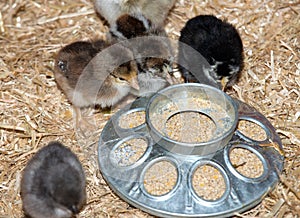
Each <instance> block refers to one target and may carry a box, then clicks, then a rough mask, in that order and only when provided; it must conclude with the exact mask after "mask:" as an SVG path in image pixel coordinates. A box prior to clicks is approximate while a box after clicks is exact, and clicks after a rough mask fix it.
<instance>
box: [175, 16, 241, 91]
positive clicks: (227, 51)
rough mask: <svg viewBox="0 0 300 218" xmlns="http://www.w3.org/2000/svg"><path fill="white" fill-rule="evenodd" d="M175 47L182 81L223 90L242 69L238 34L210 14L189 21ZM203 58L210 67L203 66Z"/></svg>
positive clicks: (233, 80)
mask: <svg viewBox="0 0 300 218" xmlns="http://www.w3.org/2000/svg"><path fill="white" fill-rule="evenodd" d="M178 48H179V51H178V63H179V65H180V66H181V67H180V69H181V72H182V74H183V77H184V79H185V82H200V83H206V84H208V85H212V86H215V87H218V88H220V89H223V90H224V89H225V88H226V87H229V86H232V85H233V84H234V82H235V81H236V80H237V78H238V76H239V73H240V71H241V69H242V67H243V44H242V40H241V38H240V35H239V33H238V32H237V30H236V29H235V27H234V26H232V25H231V24H229V23H227V22H225V21H222V20H220V19H218V18H216V17H215V16H213V15H200V16H197V17H194V18H192V19H190V20H189V21H188V22H187V23H186V25H185V26H184V28H183V29H182V30H181V35H180V38H179V46H178ZM194 49H195V50H194ZM196 53H199V54H196ZM203 57H204V58H205V60H206V61H207V62H208V64H209V65H205V63H204V62H205V61H203V59H202V58H203ZM203 67H204V69H202V68H203Z"/></svg>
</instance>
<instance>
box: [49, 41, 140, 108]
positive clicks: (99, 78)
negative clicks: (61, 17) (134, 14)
mask: <svg viewBox="0 0 300 218" xmlns="http://www.w3.org/2000/svg"><path fill="white" fill-rule="evenodd" d="M137 71H138V68H137V65H136V63H135V61H134V57H133V54H132V52H131V51H130V50H129V49H128V48H126V47H124V46H122V45H121V44H115V45H108V44H106V43H105V42H104V41H101V40H99V41H96V42H85V41H79V42H74V43H72V44H69V45H67V46H65V47H64V48H62V49H61V50H60V51H59V52H58V55H57V57H56V62H55V74H54V75H55V79H56V81H57V83H58V85H59V86H60V88H61V89H62V90H63V91H64V93H65V94H66V96H67V97H68V99H69V100H70V101H71V103H72V104H73V105H74V106H76V107H78V108H83V107H88V106H94V105H99V106H101V107H102V108H105V107H109V106H112V105H114V104H116V103H117V102H118V101H119V100H121V99H122V98H123V97H125V96H126V95H128V94H129V92H130V90H131V88H134V89H139V87H138V82H137Z"/></svg>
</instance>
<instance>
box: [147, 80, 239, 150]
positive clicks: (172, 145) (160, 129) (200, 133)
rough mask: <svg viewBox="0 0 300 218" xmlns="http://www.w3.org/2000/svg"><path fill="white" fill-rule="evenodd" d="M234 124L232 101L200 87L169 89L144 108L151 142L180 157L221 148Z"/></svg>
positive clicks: (202, 85)
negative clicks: (152, 140)
mask: <svg viewBox="0 0 300 218" xmlns="http://www.w3.org/2000/svg"><path fill="white" fill-rule="evenodd" d="M198 118H199V119H198ZM237 121H238V111H237V106H236V103H235V102H234V101H233V99H231V98H230V97H229V96H228V95H226V94H225V93H224V92H222V91H221V90H219V89H216V88H214V87H211V86H207V85H204V84H195V83H187V84H179V85H173V86H169V87H168V88H166V89H163V90H161V91H159V92H158V93H156V94H155V95H154V96H153V97H152V98H151V99H150V101H149V102H148V105H147V107H146V122H147V125H148V127H149V130H150V134H151V137H152V138H153V139H154V141H155V142H156V143H158V144H160V145H161V146H163V147H164V148H165V149H167V150H169V151H171V152H172V153H180V154H184V155H187V154H188V155H207V154H211V153H213V152H215V151H217V150H219V149H221V148H223V147H224V146H225V145H226V144H227V143H228V142H229V140H230V139H231V137H232V135H233V133H234V131H235V129H236V125H237Z"/></svg>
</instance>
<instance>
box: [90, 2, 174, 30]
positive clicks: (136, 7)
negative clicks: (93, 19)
mask: <svg viewBox="0 0 300 218" xmlns="http://www.w3.org/2000/svg"><path fill="white" fill-rule="evenodd" d="M175 1H176V0H152V1H149V0H95V8H96V11H97V12H98V13H99V14H100V15H101V16H102V17H103V18H104V19H106V20H107V22H108V23H109V25H110V26H112V25H114V24H115V22H116V20H117V19H118V18H119V17H120V16H121V15H123V14H138V13H140V14H143V15H144V16H145V17H146V18H147V19H149V20H151V22H152V23H153V25H155V26H158V27H159V26H163V24H164V21H165V19H166V17H167V15H168V13H169V11H170V9H171V8H172V7H173V5H174V4H175Z"/></svg>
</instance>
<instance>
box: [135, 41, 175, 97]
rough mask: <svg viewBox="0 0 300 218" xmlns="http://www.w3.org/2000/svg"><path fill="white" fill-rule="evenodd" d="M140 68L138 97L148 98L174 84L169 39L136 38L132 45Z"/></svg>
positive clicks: (171, 51)
mask: <svg viewBox="0 0 300 218" xmlns="http://www.w3.org/2000/svg"><path fill="white" fill-rule="evenodd" d="M131 46H132V49H133V52H134V55H135V58H136V61H137V63H138V67H139V74H138V82H139V87H140V89H139V90H138V91H139V92H138V94H137V95H138V96H148V95H151V94H153V93H155V92H157V91H159V90H160V89H162V88H164V87H166V86H168V85H171V84H173V81H172V78H171V74H172V60H173V50H172V48H171V45H170V42H169V39H168V38H167V37H161V36H151V35H149V36H147V37H142V38H136V40H134V41H132V43H131Z"/></svg>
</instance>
